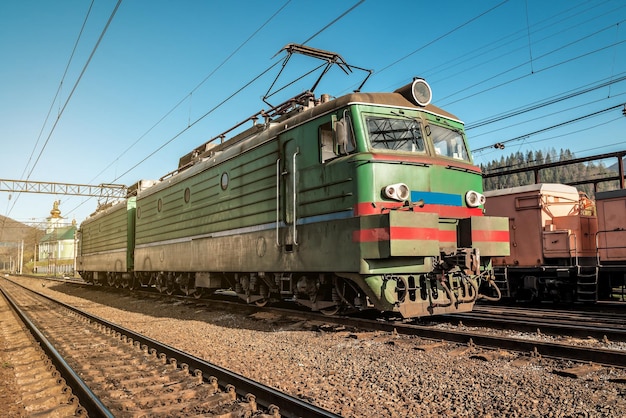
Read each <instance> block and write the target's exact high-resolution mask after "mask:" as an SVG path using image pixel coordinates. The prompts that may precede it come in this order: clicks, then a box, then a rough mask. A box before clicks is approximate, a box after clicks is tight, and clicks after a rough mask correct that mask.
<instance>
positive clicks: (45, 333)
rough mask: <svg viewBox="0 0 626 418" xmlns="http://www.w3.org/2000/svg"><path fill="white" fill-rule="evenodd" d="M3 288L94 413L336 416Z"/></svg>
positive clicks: (44, 300)
mask: <svg viewBox="0 0 626 418" xmlns="http://www.w3.org/2000/svg"><path fill="white" fill-rule="evenodd" d="M0 289H1V290H2V293H3V294H4V296H5V298H6V300H7V301H8V302H9V303H10V304H12V305H13V306H14V309H15V310H16V311H17V312H20V313H19V314H18V315H21V316H22V317H23V318H24V319H25V320H26V322H27V323H28V325H29V327H32V330H31V332H32V333H33V334H34V335H37V336H38V339H40V341H43V340H46V341H49V342H50V347H51V348H49V349H48V351H50V352H55V353H56V354H57V357H58V358H57V359H55V362H57V363H59V362H60V363H64V364H66V365H67V367H64V370H63V375H64V376H74V377H75V380H73V381H72V384H70V385H69V386H71V387H72V390H73V391H74V393H75V394H77V396H78V398H79V402H80V405H82V408H84V410H85V411H86V412H87V413H88V414H89V415H90V416H116V417H123V416H129V417H130V416H206V415H207V414H213V415H218V416H254V417H264V418H269V417H273V418H274V417H279V416H283V417H295V416H306V417H335V416H336V415H335V414H332V413H330V412H328V411H325V410H323V409H320V408H318V407H316V406H314V405H311V404H308V403H306V402H303V401H301V400H299V399H296V398H293V397H291V396H288V395H286V394H283V393H281V392H279V391H277V390H274V389H272V388H270V387H267V386H264V385H261V384H259V383H257V382H254V381H252V380H249V379H246V378H245V377H242V376H240V375H236V374H234V373H232V372H229V371H228V370H226V369H223V368H221V367H218V366H215V365H212V364H210V363H207V362H205V361H203V360H201V359H198V358H196V357H193V356H189V355H187V354H185V353H182V352H180V351H178V350H176V349H174V348H172V347H168V346H164V345H162V344H159V343H158V342H156V341H153V340H151V339H148V338H146V337H143V336H141V335H139V334H136V333H133V332H132V331H130V330H127V329H123V328H121V327H118V326H116V325H114V324H111V323H108V322H107V321H104V320H102V319H99V318H96V317H93V316H91V315H89V314H86V313H84V312H81V311H79V310H78V309H76V308H73V307H71V306H68V305H64V304H61V303H59V302H56V301H53V300H51V299H50V298H48V297H45V296H42V295H39V294H35V293H33V292H32V291H30V290H27V289H25V288H23V287H21V286H18V285H17V284H14V283H12V282H10V281H8V280H1V281H0ZM81 387H82V388H81ZM64 390H65V392H68V390H67V389H64ZM66 396H67V395H66ZM69 396H70V398H69V399H67V400H66V401H65V403H66V404H70V401H72V403H71V404H70V405H71V406H72V407H73V412H72V414H69V413H67V414H62V415H68V416H70V415H76V414H81V413H82V412H81V411H82V409H77V408H79V407H77V406H74V405H73V403H75V402H76V400H75V399H73V398H72V396H71V395H69ZM77 411H78V412H77Z"/></svg>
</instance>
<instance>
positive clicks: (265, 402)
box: [12, 282, 340, 418]
mask: <svg viewBox="0 0 626 418" xmlns="http://www.w3.org/2000/svg"><path fill="white" fill-rule="evenodd" d="M12 283H14V284H16V285H18V286H21V287H23V288H24V289H26V290H29V291H31V292H35V291H33V290H31V289H28V288H26V287H24V286H22V285H21V284H19V283H15V282H12ZM35 293H36V294H38V295H39V296H41V297H43V298H45V299H47V300H49V301H51V302H53V303H56V304H58V305H60V306H63V307H64V308H66V309H68V310H70V311H72V312H75V313H76V314H78V315H81V316H84V317H86V318H88V319H89V320H90V321H93V322H95V323H98V324H101V325H103V326H106V327H108V328H110V329H111V330H113V331H115V332H118V333H120V334H121V335H125V336H126V337H128V338H131V339H132V340H133V341H138V342H139V343H140V344H141V345H145V346H147V347H148V349H150V348H153V349H155V350H157V352H158V353H163V354H165V355H166V356H167V357H168V358H175V359H176V361H177V364H179V365H180V364H182V363H185V364H187V365H188V366H189V369H190V370H194V369H198V370H200V371H202V373H203V374H204V375H205V376H214V377H216V378H217V379H218V382H219V384H220V386H226V385H229V384H230V385H233V386H234V387H235V389H236V392H237V394H238V395H239V396H242V397H245V396H246V395H247V394H250V393H251V394H253V395H254V396H255V397H256V403H257V404H259V405H261V406H263V407H265V408H268V409H269V408H270V406H272V405H275V406H277V407H278V408H279V413H280V415H281V417H307V418H309V417H310V418H340V416H339V415H337V414H334V413H333V412H330V411H327V410H325V409H322V408H320V407H317V406H315V405H312V404H309V403H307V402H305V401H302V400H300V399H298V398H295V397H293V396H291V395H287V394H285V393H283V392H280V391H278V390H276V389H274V388H272V387H269V386H266V385H263V384H261V383H258V382H256V381H254V380H251V379H248V378H246V377H244V376H242V375H240V374H237V373H235V372H232V371H230V370H228V369H225V368H223V367H220V366H218V365H215V364H212V363H209V362H208V361H205V360H203V359H201V358H198V357H195V356H193V355H191V354H188V353H185V352H183V351H180V350H178V349H176V348H174V347H171V346H168V345H166V344H162V343H160V342H158V341H156V340H153V339H151V338H149V337H146V336H144V335H141V334H138V333H136V332H134V331H132V330H129V329H127V328H124V327H122V326H119V325H116V324H114V323H112V322H109V321H107V320H105V319H103V318H100V317H97V316H95V315H91V314H90V313H88V312H84V311H81V310H80V309H78V308H75V307H73V306H71V305H68V304H66V303H63V302H60V301H58V300H55V299H53V298H51V297H49V296H46V295H43V294H41V293H39V292H35Z"/></svg>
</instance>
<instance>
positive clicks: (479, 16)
mask: <svg viewBox="0 0 626 418" xmlns="http://www.w3.org/2000/svg"><path fill="white" fill-rule="evenodd" d="M508 1H509V0H504V1H503V2H500V3H498V4H497V5H495V6H493V7H491V8H490V9H488V10H486V11H484V12H482V13H480V14H479V15H477V16H474V17H473V18H471V19H470V20H467V21H465V22H464V23H462V24H460V25H458V26H456V27H455V28H453V29H451V30H449V31H448V32H446V33H444V34H442V35H439V36H438V37H436V38H435V39H433V40H432V41H429V42H427V43H426V44H424V45H422V46H421V47H419V48H417V49H416V50H414V51H412V52H410V53H408V54H407V55H405V56H403V57H402V58H399V59H397V60H396V61H394V62H392V63H391V64H389V65H387V66H385V67H383V68H382V69H380V70H378V71H377V72H376V74H380V73H382V72H383V71H385V70H388V69H389V68H391V67H393V66H394V65H397V64H398V63H400V62H401V61H404V60H405V59H407V58H409V57H410V56H412V55H414V54H416V53H418V52H419V51H421V50H423V49H425V48H426V47H429V46H430V45H432V44H434V43H435V42H438V41H440V40H442V39H443V38H445V37H447V36H449V35H451V34H453V33H454V32H456V31H458V30H459V29H461V28H463V27H465V26H467V25H469V24H470V23H472V22H474V21H476V20H478V19H480V18H481V17H483V16H485V15H486V14H488V13H491V12H492V11H494V10H495V9H497V8H498V7H500V6H502V5H504V4H505V3H508Z"/></svg>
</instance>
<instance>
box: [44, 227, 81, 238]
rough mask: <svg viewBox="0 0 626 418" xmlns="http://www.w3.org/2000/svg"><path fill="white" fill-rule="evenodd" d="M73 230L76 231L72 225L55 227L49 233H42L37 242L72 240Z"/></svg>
mask: <svg viewBox="0 0 626 418" xmlns="http://www.w3.org/2000/svg"><path fill="white" fill-rule="evenodd" d="M75 232H76V226H74V225H72V226H64V227H61V228H56V229H55V230H54V231H52V232H51V233H49V234H46V235H44V236H43V237H42V238H41V240H40V241H39V242H52V241H67V240H73V239H74V233H75Z"/></svg>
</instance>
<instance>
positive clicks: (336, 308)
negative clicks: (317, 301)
mask: <svg viewBox="0 0 626 418" xmlns="http://www.w3.org/2000/svg"><path fill="white" fill-rule="evenodd" d="M340 310H341V306H340V305H335V306H331V307H329V308H325V309H320V312H321V313H322V315H325V316H334V315H337V314H338V313H339V311H340Z"/></svg>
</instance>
